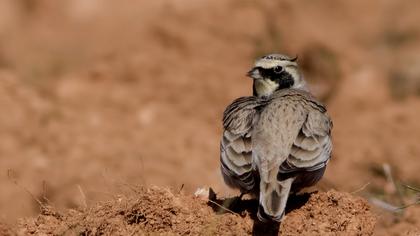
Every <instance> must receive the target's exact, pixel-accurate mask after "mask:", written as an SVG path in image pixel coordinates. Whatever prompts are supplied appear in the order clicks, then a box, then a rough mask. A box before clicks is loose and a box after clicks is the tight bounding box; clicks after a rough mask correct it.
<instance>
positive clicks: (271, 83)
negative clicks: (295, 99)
mask: <svg viewBox="0 0 420 236" xmlns="http://www.w3.org/2000/svg"><path fill="white" fill-rule="evenodd" d="M247 76H249V77H251V78H252V79H253V80H254V85H253V90H254V96H258V97H267V96H270V95H271V94H272V93H273V92H274V91H276V90H280V89H288V88H295V89H303V90H306V83H305V81H304V80H303V77H302V75H301V74H300V72H299V70H298V65H297V57H295V58H291V57H288V56H286V55H282V54H269V55H266V56H263V57H261V58H259V59H258V60H257V61H256V62H255V64H254V67H253V68H252V69H251V70H250V71H249V72H248V73H247Z"/></svg>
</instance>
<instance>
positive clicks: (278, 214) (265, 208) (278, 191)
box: [258, 178, 293, 221]
mask: <svg viewBox="0 0 420 236" xmlns="http://www.w3.org/2000/svg"><path fill="white" fill-rule="evenodd" d="M292 183H293V178H289V179H285V180H282V181H273V182H269V183H267V182H265V181H263V180H261V183H260V197H259V207H258V219H260V221H267V220H272V221H281V219H282V217H283V215H284V212H285V209H286V203H287V199H288V197H289V192H290V188H291V186H292Z"/></svg>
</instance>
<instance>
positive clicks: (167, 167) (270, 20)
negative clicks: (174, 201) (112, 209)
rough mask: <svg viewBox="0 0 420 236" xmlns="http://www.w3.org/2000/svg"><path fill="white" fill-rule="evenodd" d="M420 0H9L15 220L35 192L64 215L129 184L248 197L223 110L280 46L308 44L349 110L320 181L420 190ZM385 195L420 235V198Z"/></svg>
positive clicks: (6, 201) (10, 200) (371, 189)
mask: <svg viewBox="0 0 420 236" xmlns="http://www.w3.org/2000/svg"><path fill="white" fill-rule="evenodd" d="M419 11H420V4H419V2H418V1H416V0H406V1H381V0H375V1H369V2H366V1H362V0H354V1H346V0H338V1H331V0H320V1H305V0H286V1H281V2H277V1H270V0H261V1H242V0H226V1H209V0H202V1H191V2H187V1H184V0H179V1H170V0H156V1H136V2H133V1H130V0H120V1H118V2H117V1H115V2H114V1H107V2H106V3H103V2H102V1H98V0H90V1H85V0H63V1H60V3H58V2H55V1H45V0H39V1H32V0H5V1H0V113H1V115H0V186H1V190H2V191H1V192H0V221H2V222H7V223H8V224H10V225H14V224H15V223H16V221H17V220H18V219H19V218H22V217H28V216H34V217H35V216H37V215H38V214H39V207H38V203H37V201H36V200H35V199H40V200H41V201H42V202H49V203H51V204H53V205H54V206H55V207H56V209H58V210H59V211H60V212H62V211H64V209H68V208H79V207H81V206H84V205H88V206H92V205H94V204H95V203H96V202H98V201H104V200H110V199H113V197H114V196H115V195H118V194H123V195H124V194H125V193H124V192H125V190H124V186H126V185H136V186H137V185H141V186H145V187H148V186H151V185H158V186H168V187H172V188H174V189H179V188H180V187H181V186H184V191H185V192H186V193H190V194H191V193H192V192H193V191H194V190H195V189H196V188H197V187H200V186H203V185H205V186H212V187H213V188H214V189H215V190H216V192H217V193H218V194H219V195H221V196H229V195H232V194H236V193H234V192H233V191H231V190H229V189H227V188H226V187H225V185H224V184H223V181H222V179H221V176H220V173H219V163H218V161H219V157H218V155H219V147H218V145H219V138H220V131H221V122H220V119H221V114H222V112H223V109H224V107H226V105H227V104H228V103H229V102H231V101H232V100H233V99H234V98H236V97H238V96H242V95H248V94H250V92H251V89H250V86H251V81H250V80H249V79H247V78H245V76H244V74H245V73H246V71H247V70H248V69H249V66H250V65H251V64H252V61H253V60H254V59H255V58H256V57H257V56H260V55H261V54H263V53H266V52H273V51H277V52H286V53H289V54H291V55H294V54H298V55H299V57H300V58H299V63H301V65H302V67H303V69H304V73H305V76H306V78H307V79H308V80H309V82H310V85H311V87H312V88H313V91H314V92H315V93H316V95H317V96H319V97H321V98H323V99H324V101H325V102H326V103H327V107H328V111H329V113H330V114H331V116H332V118H333V121H334V130H333V138H334V150H333V159H332V160H331V162H330V163H329V166H328V168H327V171H326V174H325V177H324V179H323V180H322V181H321V183H320V184H319V185H318V187H317V188H320V189H323V190H329V189H331V188H333V189H336V190H338V191H342V192H353V191H356V190H358V191H357V193H356V194H358V195H361V196H363V197H365V198H366V199H368V200H369V201H371V202H378V200H380V201H383V202H385V203H389V204H391V205H392V206H393V207H398V206H403V205H407V204H410V203H413V202H416V201H418V198H419V191H411V190H407V188H405V187H402V185H400V183H405V184H410V185H412V186H417V187H419V186H420V175H419V174H418V170H419V169H420V164H419V163H420V162H419V156H420V145H419V140H420V122H418V120H419V117H420V109H418V107H420V99H419V95H420V79H419V78H420V70H419V69H418V68H420V57H419V56H418V55H419V53H418V52H419V51H420V40H419V38H420V31H419V30H418V22H419V21H420V15H419V14H418V12H419ZM384 166H385V167H389V169H390V170H391V172H390V174H389V173H388V174H385V171H384ZM385 169H386V168H385ZM390 177H392V178H390ZM368 183H370V184H369V185H366V184H368ZM365 185H366V186H365ZM362 186H365V187H364V188H362V189H360V188H361V187H362ZM29 193H30V194H29ZM31 195H32V196H31ZM379 205H381V204H379ZM381 206H382V207H380V206H378V204H373V209H374V210H375V211H376V212H377V213H378V214H379V218H378V221H379V222H378V224H377V227H376V233H377V234H378V235H387V234H389V235H404V234H406V233H407V234H412V235H415V234H416V232H419V228H420V226H419V225H420V222H419V221H418V220H417V219H418V216H420V206H419V205H412V206H410V207H408V208H406V209H404V210H402V211H401V212H399V213H394V212H393V211H390V210H389V207H388V208H387V210H383V204H382V205H381Z"/></svg>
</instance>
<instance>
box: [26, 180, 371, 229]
mask: <svg viewBox="0 0 420 236" xmlns="http://www.w3.org/2000/svg"><path fill="white" fill-rule="evenodd" d="M247 210H249V209H247ZM254 217H255V214H254V213H250V212H249V211H243V212H238V213H229V212H227V213H224V214H216V213H215V212H214V210H213V209H212V208H211V207H210V206H209V205H208V204H207V202H206V201H205V200H204V199H200V198H196V197H190V196H186V195H183V194H174V193H172V192H171V191H170V190H167V189H161V188H151V189H138V192H137V193H136V194H134V195H133V196H131V197H124V196H120V197H118V198H117V199H115V200H113V201H108V202H103V203H98V204H96V205H95V206H93V207H91V208H86V209H82V210H71V211H66V212H65V213H58V212H56V211H55V210H54V209H53V208H51V207H46V208H45V209H43V211H42V213H41V214H40V215H39V216H38V217H36V218H32V219H26V220H22V221H21V222H20V224H19V233H20V234H25V235H26V234H28V235H30V234H36V235H40V234H41V235H45V234H47V235H67V234H71V235H92V234H93V235H102V234H105V235H132V234H153V233H159V235H161V234H165V235H249V234H251V233H253V231H255V229H256V227H258V226H255V225H254V220H253V219H252V218H254ZM375 222H376V219H375V216H374V215H373V214H372V213H371V212H370V210H369V206H368V205H367V203H366V201H365V200H363V199H361V198H359V197H355V196H352V195H350V194H343V193H338V192H335V191H329V192H327V193H316V194H312V195H311V196H310V198H309V200H308V201H307V202H306V204H305V205H304V206H303V207H300V208H297V209H293V210H292V211H291V212H290V213H289V214H287V217H285V218H284V221H283V222H282V224H281V225H280V231H279V235H337V234H341V235H371V234H372V233H373V229H374V225H375ZM270 227H273V228H275V226H274V225H268V224H267V225H264V228H263V229H262V231H258V232H259V233H263V232H264V230H266V231H267V230H269V229H270Z"/></svg>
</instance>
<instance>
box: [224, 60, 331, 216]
mask: <svg viewBox="0 0 420 236" xmlns="http://www.w3.org/2000/svg"><path fill="white" fill-rule="evenodd" d="M273 58H274V59H273ZM276 58H282V60H281V61H280V60H279V63H278V64H279V65H281V66H283V67H284V66H285V67H287V66H288V65H287V63H294V64H293V65H294V68H297V67H296V66H295V64H296V63H295V62H294V61H291V60H287V58H286V60H285V59H284V58H285V57H269V59H267V58H262V59H261V60H276ZM285 61H286V64H285ZM269 63H271V64H270V66H272V65H273V64H274V65H275V66H276V64H275V63H274V62H272V61H270V62H269ZM256 64H258V61H257V63H256ZM260 65H261V63H260ZM265 70H267V68H265ZM289 71H290V70H289ZM290 74H294V75H295V77H296V75H299V74H298V73H294V72H293V71H291V72H290ZM290 74H289V75H281V76H280V78H275V79H272V78H268V79H270V80H271V81H273V80H274V81H276V80H281V79H282V78H285V76H289V78H288V79H290ZM295 77H293V79H294V81H295V82H300V83H303V82H304V81H303V79H302V78H300V77H299V78H295ZM254 79H255V78H254ZM258 79H261V78H258ZM263 79H267V78H263ZM269 85H270V86H271V84H269ZM268 88H269V87H268ZM254 91H255V90H254ZM262 94H263V95H264V96H259V94H258V93H257V94H255V95H256V96H249V97H241V98H238V99H236V100H235V101H234V102H232V104H230V105H229V106H228V107H227V108H226V110H225V112H224V115H223V127H224V131H223V136H222V141H221V155H220V157H221V158H220V159H221V170H222V175H223V177H224V180H225V182H226V184H227V185H229V186H230V187H233V188H238V189H240V190H241V192H243V193H253V194H254V195H255V196H257V197H258V199H259V202H260V208H259V211H258V217H259V218H260V219H261V220H266V219H271V220H276V221H280V220H281V218H282V216H283V214H284V210H285V207H286V203H287V199H288V196H289V194H290V193H291V192H297V191H299V190H300V189H301V188H303V187H307V186H311V185H313V184H315V183H316V182H318V181H319V179H320V178H321V177H322V175H323V173H324V171H325V167H326V164H327V162H328V160H329V158H330V155H331V149H332V143H331V137H330V134H331V128H332V122H331V120H330V118H329V116H328V115H327V113H326V109H325V107H324V106H323V105H322V104H321V103H319V102H318V101H316V99H315V98H314V97H313V96H312V95H311V94H310V93H309V92H307V91H306V87H305V86H302V85H301V84H299V83H294V84H292V85H291V86H290V87H289V88H278V86H277V87H276V88H275V89H273V91H271V92H269V93H267V90H264V92H263V93H262ZM267 94H269V95H268V96H267Z"/></svg>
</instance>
